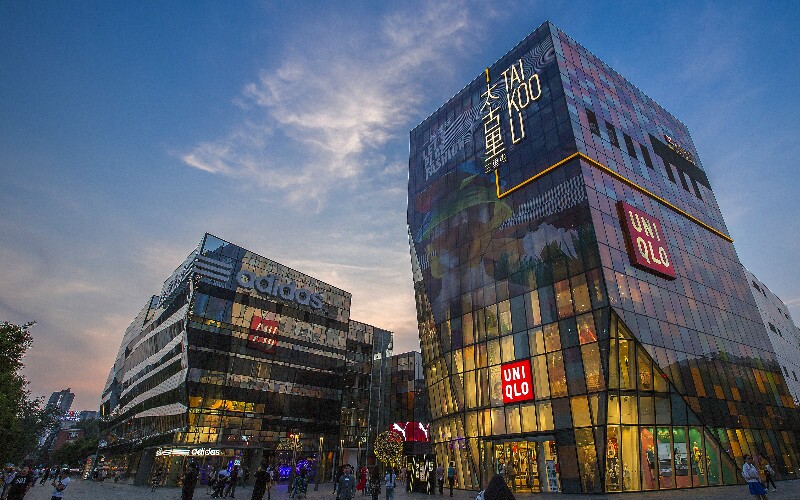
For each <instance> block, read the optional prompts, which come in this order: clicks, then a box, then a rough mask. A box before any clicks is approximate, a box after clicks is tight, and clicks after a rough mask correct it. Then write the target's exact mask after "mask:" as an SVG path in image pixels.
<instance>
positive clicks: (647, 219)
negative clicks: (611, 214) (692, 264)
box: [617, 201, 675, 280]
mask: <svg viewBox="0 0 800 500" xmlns="http://www.w3.org/2000/svg"><path fill="white" fill-rule="evenodd" d="M617 210H618V211H619V218H620V222H621V223H622V230H623V232H624V233H625V243H626V244H627V245H628V256H629V257H630V259H631V264H633V265H634V266H636V267H640V268H642V269H645V270H647V271H652V272H654V273H656V274H660V275H661V276H663V277H665V278H667V279H672V280H674V279H675V267H674V266H673V265H672V259H670V256H669V252H667V238H666V235H665V234H664V229H663V227H662V226H661V222H660V221H659V220H658V219H656V218H655V217H653V216H652V215H649V214H646V213H645V212H642V211H641V210H639V209H638V208H634V207H632V206H630V205H628V204H627V203H625V202H624V201H618V202H617Z"/></svg>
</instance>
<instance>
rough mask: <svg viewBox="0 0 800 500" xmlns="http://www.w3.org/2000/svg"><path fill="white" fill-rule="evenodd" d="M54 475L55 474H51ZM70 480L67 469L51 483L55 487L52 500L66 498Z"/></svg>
mask: <svg viewBox="0 0 800 500" xmlns="http://www.w3.org/2000/svg"><path fill="white" fill-rule="evenodd" d="M51 475H54V474H51ZM69 483H70V479H69V469H67V468H65V469H64V470H62V471H61V474H59V475H58V476H56V478H55V479H54V480H53V482H52V483H51V484H52V485H53V488H55V489H54V490H53V494H52V495H51V497H50V500H61V499H62V498H64V490H66V489H67V486H69Z"/></svg>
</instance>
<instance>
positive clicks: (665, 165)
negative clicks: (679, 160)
mask: <svg viewBox="0 0 800 500" xmlns="http://www.w3.org/2000/svg"><path fill="white" fill-rule="evenodd" d="M664 167H665V168H666V169H667V177H669V180H671V181H672V182H673V183H675V175H674V174H673V173H672V165H671V164H669V163H666V162H665V163H664Z"/></svg>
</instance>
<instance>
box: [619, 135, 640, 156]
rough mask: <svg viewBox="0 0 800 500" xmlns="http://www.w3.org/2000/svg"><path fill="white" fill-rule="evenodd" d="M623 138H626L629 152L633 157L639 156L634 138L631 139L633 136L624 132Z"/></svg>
mask: <svg viewBox="0 0 800 500" xmlns="http://www.w3.org/2000/svg"><path fill="white" fill-rule="evenodd" d="M622 138H623V139H625V147H626V148H628V154H629V155H631V158H638V156H636V148H635V147H634V146H633V140H631V136H629V135H628V134H626V133H625V132H623V133H622Z"/></svg>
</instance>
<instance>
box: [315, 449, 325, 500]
mask: <svg viewBox="0 0 800 500" xmlns="http://www.w3.org/2000/svg"><path fill="white" fill-rule="evenodd" d="M321 462H322V436H320V437H319V448H317V471H316V473H315V474H314V491H318V490H319V477H320V476H323V477H322V479H323V480H324V479H325V476H324V474H325V467H324V466H323V467H320V466H321V465H322V464H321Z"/></svg>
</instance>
